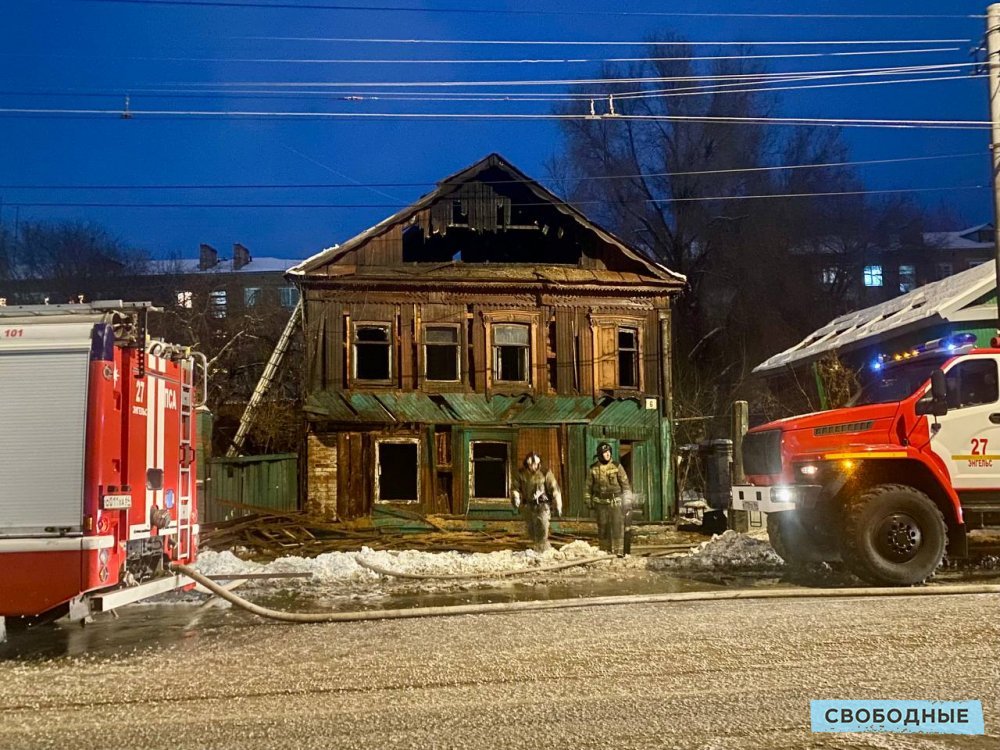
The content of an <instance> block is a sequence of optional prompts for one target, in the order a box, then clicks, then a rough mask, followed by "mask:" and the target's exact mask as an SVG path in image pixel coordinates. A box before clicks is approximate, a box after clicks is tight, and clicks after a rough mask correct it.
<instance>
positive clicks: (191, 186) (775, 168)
mask: <svg viewBox="0 0 1000 750" xmlns="http://www.w3.org/2000/svg"><path fill="white" fill-rule="evenodd" d="M986 155H987V153H986V151H966V152H964V153H959V154H933V155H929V156H901V157H894V158H889V159H855V160H849V161H831V162H816V163H811V164H776V165H770V166H761V167H735V168H731V169H693V170H691V169H689V170H679V171H672V172H645V173H635V174H615V175H590V176H585V177H576V178H573V179H572V182H591V181H604V180H630V179H637V178H658V177H688V176H698V175H716V174H744V173H753V172H780V171H786V170H796V169H831V168H834V167H861V166H877V165H881V164H904V163H910V162H924V161H941V160H949V161H950V160H954V159H968V158H972V157H979V158H982V157H985V156H986ZM532 182H535V180H532V179H530V178H528V179H506V180H486V181H485V184H488V185H512V184H518V185H519V184H524V183H532ZM435 184H437V183H436V182H433V181H431V182H356V181H351V182H318V183H217V184H197V183H175V184H160V185H149V184H146V185H141V184H138V185H137V184H128V185H125V184H118V185H108V184H100V185H98V184H91V185H70V184H41V185H37V184H36V185H31V184H27V183H0V190H262V189H324V188H354V187H360V188H399V187H429V186H432V185H435Z"/></svg>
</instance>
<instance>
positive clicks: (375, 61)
mask: <svg viewBox="0 0 1000 750" xmlns="http://www.w3.org/2000/svg"><path fill="white" fill-rule="evenodd" d="M961 49H962V48H961V47H928V48H924V49H882V50H850V51H846V52H790V53H786V54H776V55H685V56H680V57H656V56H645V57H592V58H584V57H580V58H572V57H570V58H513V57H501V58H485V59H484V58H451V59H438V58H364V57H356V58H283V57H156V56H146V55H128V56H119V55H42V54H34V53H18V52H0V57H21V58H23V57H30V58H45V59H66V60H127V61H133V62H206V63H241V64H242V63H262V64H286V63H287V64H295V65H334V64H338V65H339V64H348V65H386V64H394V65H483V64H489V65H508V64H510V65H527V64H532V65H548V64H552V65H556V64H577V63H587V64H597V63H620V62H679V61H684V60H691V61H699V60H713V61H715V60H784V59H801V58H818V57H859V56H870V55H919V54H931V53H942V52H959V51H961Z"/></svg>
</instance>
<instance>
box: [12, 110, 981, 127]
mask: <svg viewBox="0 0 1000 750" xmlns="http://www.w3.org/2000/svg"><path fill="white" fill-rule="evenodd" d="M2 114H6V115H46V116H48V115H58V116H61V115H72V116H80V117H117V118H122V116H123V114H124V113H123V112H122V110H118V109H68V108H58V109H57V108H53V109H42V108H27V107H23V108H22V107H4V108H0V115H2ZM137 117H157V118H158V117H196V118H197V117H204V118H209V117H219V118H233V119H275V118H282V117H288V118H293V119H301V120H307V119H328V120H338V119H339V120H378V119H385V120H470V121H476V120H480V121H481V120H510V121H531V120H539V121H540V120H600V121H604V122H609V121H610V122H613V121H616V120H617V121H621V122H629V121H638V122H676V123H693V122H699V123H710V124H729V125H784V126H791V125H794V126H830V127H845V128H851V127H854V128H893V129H898V128H924V129H928V130H981V129H985V128H989V127H990V122H989V121H988V120H910V119H863V118H857V119H852V118H822V117H720V116H711V115H633V114H628V115H623V114H614V115H611V114H607V115H586V114H561V113H544V114H543V113H510V112H506V113H505V112H500V113H487V112H470V113H457V112H447V113H445V112H282V111H272V112H266V111H259V112H255V111H234V110H229V111H227V110H187V111H182V110H169V109H168V110H139V109H130V110H129V111H128V115H127V117H126V118H125V119H129V120H131V119H135V118H137Z"/></svg>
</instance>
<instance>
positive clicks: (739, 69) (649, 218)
mask: <svg viewBox="0 0 1000 750" xmlns="http://www.w3.org/2000/svg"><path fill="white" fill-rule="evenodd" d="M679 41H680V40H678V39H676V38H673V39H664V40H662V41H657V42H655V43H653V44H651V45H650V46H649V48H648V58H647V59H646V60H645V61H643V62H640V63H633V64H631V65H629V66H608V67H606V68H605V69H604V70H603V75H602V77H604V78H606V79H609V81H610V80H611V79H622V78H627V79H632V80H636V79H642V80H644V82H643V83H641V84H635V83H620V82H609V83H607V84H604V85H603V87H602V88H601V89H600V92H599V96H597V97H596V98H595V100H594V102H593V105H591V103H590V102H585V103H580V102H574V103H571V104H566V105H562V106H561V110H560V111H563V112H574V113H580V112H581V111H582V112H584V113H586V112H588V111H589V109H590V107H591V106H593V107H594V110H595V112H596V113H598V114H607V113H608V112H609V111H610V108H611V107H612V106H613V107H614V111H615V113H616V114H619V115H641V116H645V119H625V118H616V117H613V116H607V117H600V118H592V119H583V120H580V119H574V120H565V121H563V123H562V129H563V147H562V150H561V153H559V154H558V155H557V156H556V157H554V158H553V159H552V160H551V163H550V170H549V171H550V176H551V178H552V179H553V181H555V182H556V183H558V184H559V185H560V186H561V188H562V190H563V192H564V193H565V194H567V195H568V196H569V198H570V200H572V201H574V202H577V203H579V204H580V205H581V207H583V208H584V209H585V210H586V211H587V212H588V213H589V214H591V215H593V216H595V218H597V219H598V220H599V221H603V222H605V223H606V224H607V225H608V226H609V227H611V228H612V229H614V230H615V231H616V232H617V233H618V234H619V235H620V236H622V237H623V238H625V239H626V240H628V241H629V242H631V243H632V244H634V245H636V246H638V247H640V248H643V249H644V250H645V251H646V252H647V253H648V254H650V255H651V256H653V257H655V258H657V259H658V260H661V261H663V262H664V263H665V264H666V265H668V266H669V267H670V268H672V269H674V270H676V271H679V272H681V273H683V274H685V275H686V276H687V277H688V285H689V286H688V289H687V293H686V294H685V295H684V296H683V297H682V298H681V300H679V303H678V305H677V307H676V314H675V328H674V332H675V337H676V346H675V352H676V356H675V367H676V372H675V388H676V391H677V393H676V397H675V404H676V405H677V409H678V415H679V416H681V417H698V416H703V415H706V414H720V413H724V412H725V410H726V407H727V405H728V403H729V402H730V401H731V400H732V399H733V397H734V396H736V395H737V394H739V393H741V392H742V393H743V394H744V395H750V396H751V397H752V396H753V393H751V392H750V391H751V389H750V388H749V387H748V386H747V385H746V381H747V376H748V374H749V369H750V368H751V367H752V366H753V364H755V363H756V362H759V361H761V360H762V359H764V358H766V356H768V355H770V354H773V353H774V352H775V351H779V350H781V349H783V348H786V347H787V346H790V345H792V344H794V343H795V342H797V341H798V340H800V339H801V338H802V336H803V335H805V334H806V333H808V332H809V331H811V330H813V329H815V328H816V327H818V326H819V325H821V324H823V323H825V322H827V321H828V320H829V318H830V317H831V316H832V315H834V314H837V313H840V312H843V311H844V309H845V308H846V307H847V306H849V305H850V303H851V301H852V297H851V294H852V282H851V281H850V280H851V279H854V278H859V277H860V264H861V262H862V258H863V255H864V253H865V252H866V251H867V250H869V249H870V248H871V247H872V246H873V245H876V244H878V243H883V246H884V243H891V242H898V241H899V238H898V236H895V237H894V235H893V233H892V232H891V231H890V229H891V230H893V231H895V232H897V234H898V231H899V227H892V226H890V225H892V224H893V222H899V221H901V220H902V219H901V217H903V215H904V214H905V213H906V212H904V211H902V210H901V207H897V208H896V209H895V210H889V209H890V208H892V207H890V206H885V205H879V204H875V203H872V202H871V201H868V200H866V199H865V198H864V197H863V196H860V195H850V196H837V197H787V198H781V199H774V198H771V199H768V198H757V197H754V196H766V195H788V196H792V195H795V194H802V193H819V192H823V193H829V192H851V191H856V190H859V189H860V188H861V181H860V179H859V178H858V176H857V175H856V174H854V173H853V172H852V171H851V170H850V169H849V168H847V167H845V166H843V165H839V166H838V165H837V164H838V163H839V162H844V161H846V160H847V157H848V152H847V148H846V146H845V145H844V143H843V142H842V140H841V138H840V134H839V131H837V130H834V129H816V128H787V127H764V126H749V125H746V124H742V123H734V122H726V121H720V120H719V119H717V118H726V117H761V116H767V115H769V114H771V113H773V111H774V109H775V106H776V99H775V97H774V96H773V95H771V94H769V93H767V92H762V91H760V88H761V87H760V86H755V85H752V84H753V83H754V78H753V77H754V76H756V75H759V74H760V73H762V72H763V67H762V65H761V63H760V62H759V61H757V60H753V59H746V58H739V59H735V60H732V59H731V60H720V61H710V62H708V63H705V62H702V61H697V60H695V59H693V58H691V57H690V49H691V48H690V46H688V45H684V44H678V43H677V42H679ZM706 73H711V74H712V75H715V76H741V77H740V78H732V79H724V80H731V81H738V82H737V83H721V84H720V83H715V82H713V83H711V84H708V85H704V87H703V88H701V89H699V90H692V89H695V88H696V87H697V86H702V84H696V83H692V79H697V78H698V77H699V76H703V75H705V74H706ZM650 79H654V80H650ZM748 83H749V84H751V85H747V84H748ZM748 89H753V90H748ZM578 93H583V92H582V91H581V92H578ZM602 97H603V98H602ZM668 116H669V117H671V118H676V119H670V120H667V119H664V118H665V117H668ZM788 164H805V165H825V166H819V167H815V168H809V169H790V170H785V169H771V168H772V167H776V166H781V165H788ZM618 176H627V177H621V178H617V177H618ZM910 224H912V222H910ZM908 226H909V224H908ZM825 264H828V265H830V266H831V267H834V268H838V269H843V273H842V274H841V275H839V276H837V277H836V280H839V281H840V286H839V287H838V286H836V285H834V284H831V283H830V281H831V279H830V276H829V274H828V273H827V272H826V270H825ZM682 441H683V437H682Z"/></svg>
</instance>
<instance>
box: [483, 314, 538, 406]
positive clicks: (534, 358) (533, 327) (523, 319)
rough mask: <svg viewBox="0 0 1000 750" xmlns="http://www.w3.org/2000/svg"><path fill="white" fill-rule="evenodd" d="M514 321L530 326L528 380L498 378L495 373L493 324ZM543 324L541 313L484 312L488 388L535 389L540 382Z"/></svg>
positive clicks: (514, 322) (488, 389)
mask: <svg viewBox="0 0 1000 750" xmlns="http://www.w3.org/2000/svg"><path fill="white" fill-rule="evenodd" d="M505 323H513V324H519V325H526V326H528V373H527V375H528V380H527V381H526V382H525V381H523V380H513V381H511V380H496V379H495V378H494V377H493V375H494V373H493V326H494V325H497V324H499V325H503V324H505ZM540 324H541V313H525V312H515V311H503V312H490V313H483V325H484V326H485V327H486V335H485V339H486V362H485V363H484V364H485V365H486V367H485V368H484V369H485V371H486V390H487V391H490V390H496V389H503V390H521V391H534V390H535V387H536V384H537V383H538V382H539V374H538V370H539V364H538V327H539V325H540Z"/></svg>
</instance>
